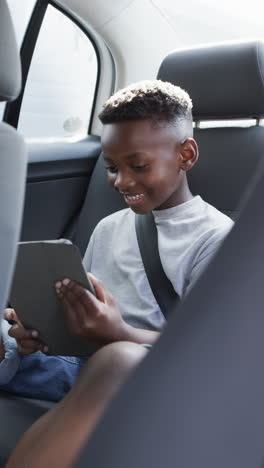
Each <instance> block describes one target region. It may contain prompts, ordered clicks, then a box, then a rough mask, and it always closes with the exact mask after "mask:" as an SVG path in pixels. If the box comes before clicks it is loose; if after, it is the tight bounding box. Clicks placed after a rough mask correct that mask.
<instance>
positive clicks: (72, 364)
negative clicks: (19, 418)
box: [1, 351, 87, 401]
mask: <svg viewBox="0 0 264 468" xmlns="http://www.w3.org/2000/svg"><path fill="white" fill-rule="evenodd" d="M86 361H87V358H83V357H73V356H47V355H45V354H43V353H41V352H40V351H38V352H37V353H34V354H31V355H29V356H23V357H22V359H21V362H20V365H19V368H18V371H17V372H16V374H15V376H14V377H13V378H12V380H10V382H9V383H8V384H6V385H1V389H2V390H6V391H8V392H12V393H15V394H17V395H20V396H26V397H31V398H39V399H41V400H50V401H59V400H61V398H63V397H64V395H65V394H66V393H67V392H68V391H69V390H70V389H71V387H72V386H73V384H74V383H75V380H76V378H77V376H78V374H79V373H80V370H81V368H82V366H83V365H84V364H85V363H86Z"/></svg>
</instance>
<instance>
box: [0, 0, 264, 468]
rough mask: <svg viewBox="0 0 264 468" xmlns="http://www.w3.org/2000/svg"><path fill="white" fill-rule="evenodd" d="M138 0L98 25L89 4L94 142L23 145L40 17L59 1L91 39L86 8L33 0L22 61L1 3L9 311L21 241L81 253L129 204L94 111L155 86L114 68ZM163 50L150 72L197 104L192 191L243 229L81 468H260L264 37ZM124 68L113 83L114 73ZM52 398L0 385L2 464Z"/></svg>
mask: <svg viewBox="0 0 264 468" xmlns="http://www.w3.org/2000/svg"><path fill="white" fill-rule="evenodd" d="M135 3H137V2H129V1H123V2H122V1H120V2H117V4H118V5H117V4H116V5H115V6H114V7H113V11H109V9H107V7H105V9H104V10H102V12H101V14H102V16H101V17H100V15H99V13H100V12H99V9H98V8H97V9H96V8H95V6H93V7H91V17H92V18H93V20H94V23H92V22H91V24H90V26H91V27H90V30H89V34H90V36H89V37H91V38H92V39H93V41H94V42H95V43H96V41H97V54H98V57H99V58H100V60H99V63H100V67H99V68H100V73H99V78H98V80H97V84H96V86H95V94H94V100H93V106H92V111H91V117H90V123H89V129H88V131H87V130H86V135H85V136H82V138H79V139H78V138H71V139H68V140H66V139H62V138H61V139H55V138H53V139H46V140H45V139H43V138H42V139H41V138H40V139H36V138H31V139H27V141H26V143H27V145H25V143H24V139H23V138H22V137H21V136H20V135H19V134H18V133H17V132H16V130H15V129H16V128H17V127H18V131H20V133H22V134H23V132H21V130H20V128H19V114H20V112H21V106H22V108H23V96H24V95H25V92H26V91H25V89H26V85H27V78H28V73H29V70H30V63H31V60H32V55H33V52H34V47H35V46H36V43H37V38H38V35H39V31H40V29H41V24H42V22H43V18H44V17H45V14H46V13H47V11H48V8H49V7H52V8H55V9H56V10H58V12H60V13H63V14H65V15H66V16H67V18H70V19H72V20H73V21H74V22H75V23H77V24H78V26H79V27H80V28H81V29H82V30H85V29H87V30H86V32H87V31H88V28H87V25H86V28H85V21H84V19H85V12H83V9H84V10H85V6H84V5H83V4H84V2H81V1H80V2H77V3H76V5H74V2H71V1H70V0H68V1H65V2H49V1H46V0H45V1H41V0H38V1H37V2H36V3H34V9H33V10H32V15H31V17H30V21H29V23H28V27H27V29H26V32H25V35H24V39H23V42H22V46H21V56H20V58H19V54H18V48H17V44H16V40H15V34H16V33H15V30H14V22H13V19H12V18H11V15H10V10H9V8H10V5H8V2H7V0H2V1H1V3H0V57H1V63H2V64H5V66H4V67H2V68H1V72H0V98H1V101H12V102H10V103H8V104H7V105H6V107H5V110H4V113H3V123H1V124H0V154H1V158H0V165H1V181H2V182H1V184H0V190H1V192H0V193H1V199H2V200H4V203H2V208H1V212H0V217H1V224H0V239H1V255H2V261H1V269H2V279H3V281H2V282H1V285H0V300H1V310H3V308H4V307H5V305H6V304H7V302H8V292H9V290H10V285H11V281H12V272H13V270H14V266H15V258H16V251H17V241H18V240H19V239H20V240H22V241H31V240H41V239H58V238H67V239H70V240H71V241H72V242H73V243H74V244H75V245H77V246H78V248H79V250H80V252H81V254H82V256H83V255H84V253H85V250H86V248H87V245H88V242H89V238H90V236H91V234H92V232H93V230H94V228H95V226H96V224H97V223H98V222H99V221H100V220H101V219H102V218H103V217H105V216H107V215H108V214H111V213H113V212H115V211H117V210H120V209H123V208H125V207H126V205H125V202H124V200H123V198H121V197H120V195H119V194H118V193H117V192H115V191H113V190H112V189H111V188H110V187H109V185H108V184H107V181H106V176H105V168H104V164H103V156H102V153H101V146H100V126H99V124H98V119H97V118H96V114H97V113H98V111H99V110H100V106H101V105H102V102H104V100H105V99H106V98H107V97H109V95H110V94H111V93H112V91H113V89H118V88H120V87H122V86H124V85H125V84H127V80H131V81H132V79H134V80H136V79H140V78H141V79H144V78H145V77H144V72H145V71H144V68H143V70H142V71H141V74H139V73H138V71H137V72H134V74H133V73H131V74H129V73H128V71H129V67H130V66H131V65H129V63H128V64H123V68H122V66H121V67H120V69H119V68H118V66H117V65H118V51H116V50H115V41H116V40H117V39H116V37H117V36H113V43H112V45H113V47H112V49H111V35H110V29H111V28H110V29H107V25H108V21H109V24H110V23H111V22H110V20H111V21H112V20H113V19H114V26H115V25H116V23H115V20H117V25H118V21H121V19H122V14H121V13H122V12H125V11H126V9H129V8H130V7H131V8H132V7H134V6H135V5H134V4H135ZM146 3H147V2H146ZM132 4H133V5H132ZM87 8H88V7H87ZM118 8H119V12H120V16H118V15H117V11H118V10H116V9H118ZM95 10H96V11H95ZM110 10H111V9H110ZM85 11H86V10H85ZM87 11H88V10H87ZM92 15H94V16H92ZM150 21H151V17H150ZM153 21H154V20H153ZM124 24H126V22H125V20H124ZM153 25H154V23H153ZM99 26H100V27H99ZM102 31H103V32H104V33H105V35H104V36H102V37H101V38H100V33H101V32H102ZM87 34H88V32H87ZM115 34H117V32H116V29H115ZM107 39H108V41H107ZM172 39H174V38H172ZM127 41H128V38H126V40H125V43H126V42H127ZM163 41H164V39H162V41H161V42H162V43H163ZM100 45H101V47H100ZM109 50H110V51H111V54H110V52H109ZM133 53H135V54H138V53H139V51H138V50H134V52H133ZM131 54H132V52H131ZM143 55H144V53H143ZM157 55H158V57H157V56H155V63H154V62H153V63H152V65H151V67H152V75H150V74H149V73H150V71H149V70H148V72H147V73H148V74H147V75H146V78H158V79H160V80H163V81H169V82H171V83H173V84H175V85H179V86H181V87H182V88H184V89H186V90H187V91H188V92H189V94H190V96H191V97H192V100H193V104H194V107H193V119H194V137H195V139H196V141H197V142H198V146H199V152H200V159H199V163H198V164H197V165H196V166H195V168H194V169H193V170H192V171H191V172H190V176H189V184H190V188H191V191H192V193H193V194H194V195H195V194H200V195H201V196H202V198H203V199H204V200H206V201H207V202H209V203H211V204H212V205H214V206H215V207H216V208H218V209H219V210H220V211H222V212H224V213H225V214H227V215H228V216H230V217H231V218H232V219H234V220H235V227H234V229H233V230H232V232H231V234H230V235H229V236H228V238H227V239H226V241H225V242H224V244H223V246H222V248H221V249H220V251H219V253H218V254H217V255H216V257H215V259H214V260H213V262H212V263H211V264H210V265H209V267H208V269H207V270H206V272H205V273H204V274H203V276H202V277H201V279H200V280H199V281H198V282H197V284H196V285H195V287H194V288H193V290H192V291H191V293H190V294H189V296H188V298H187V299H186V300H185V301H184V303H183V304H182V305H180V306H179V307H177V309H176V310H175V313H174V314H172V317H170V320H169V326H168V327H167V328H166V330H165V332H164V333H163V335H162V337H161V339H160V340H159V341H158V343H157V345H155V347H154V349H153V351H151V353H149V356H148V357H147V358H146V359H145V360H144V362H143V363H142V364H141V365H140V366H139V368H138V369H137V370H136V372H135V373H134V374H133V375H132V376H131V377H130V378H129V380H128V382H127V383H126V384H125V386H124V387H123V389H122V391H121V392H120V393H119V394H118V395H117V397H116V398H115V399H114V401H113V403H112V404H111V405H110V408H109V409H108V410H107V411H106V414H105V416H104V417H103V419H102V421H101V422H100V423H99V425H98V427H97V429H96V430H95V433H94V435H93V437H92V439H91V440H90V441H89V443H88V444H87V446H86V447H85V448H84V450H83V451H82V453H81V455H80V458H79V460H78V461H77V462H76V466H78V467H84V466H90V465H91V466H93V467H94V468H96V467H98V468H99V467H104V466H107V467H109V468H111V467H115V468H117V467H123V466H126V468H129V467H132V466H133V467H135V466H137V467H138V468H140V467H143V466H145V465H146V464H147V463H148V464H149V465H150V466H152V467H153V468H155V467H161V466H166V467H170V466H180V467H181V468H184V467H186V468H187V467H188V468H190V467H194V466H198V467H204V468H209V467H212V466H214V467H215V468H218V467H219V468H220V466H221V467H223V466H225V467H228V468H229V467H230V468H231V467H232V468H248V467H252V468H253V467H256V468H257V467H261V466H263V463H264V453H263V442H262V436H261V435H262V433H263V429H264V427H263V424H264V423H263V421H264V418H263V411H262V406H261V402H262V395H263V390H264V378H263V375H262V372H261V363H262V358H261V356H262V353H263V339H262V327H263V318H262V314H261V312H262V309H261V305H262V271H263V261H262V260H263V258H264V256H263V255H262V250H263V242H262V239H263V232H262V231H263V229H264V222H263V219H262V216H261V210H262V197H263V177H264V175H263V174H264V167H263V141H264V128H263V124H262V120H261V119H263V118H264V100H263V97H264V79H263V77H264V42H262V41H261V40H259V39H250V40H246V41H233V40H232V41H230V40H229V41H225V42H220V41H218V42H217V43H209V44H206V45H201V46H200V45H197V46H191V47H187V48H186V47H185V48H179V49H178V48H177V47H176V46H175V47H174V46H173V41H170V46H169V47H168V48H167V43H166V47H165V45H164V50H160V51H159V54H157ZM113 57H114V59H113ZM122 60H123V59H122V58H121V60H120V63H121V64H122ZM20 61H21V63H22V80H21V79H20V76H21V69H20ZM127 61H128V62H129V60H127ZM150 62H151V57H150ZM107 64H108V66H109V69H107ZM114 65H115V66H116V70H115V75H116V76H115V78H116V79H115V81H113V77H112V76H107V74H108V75H110V71H109V70H112V68H113V67H114ZM122 73H123V76H122ZM104 77H107V78H105V79H104ZM20 90H21V91H20ZM17 96H18V97H17ZM204 122H206V125H203V123H204ZM219 122H220V123H221V124H220V125H219ZM238 122H239V123H238ZM241 122H242V124H241ZM245 122H246V124H244V123H245ZM248 122H249V123H248ZM216 123H217V124H216ZM12 127H15V129H14V128H12ZM7 207H8V209H6V208H7ZM161 294H162V291H161ZM53 404H54V403H52V402H50V401H44V400H36V399H32V398H27V397H21V396H16V395H13V394H11V393H7V392H4V391H1V390H0V420H1V421H3V422H2V424H3V430H2V431H1V436H0V466H4V464H5V463H6V460H7V459H8V456H9V454H10V452H11V451H12V450H13V448H14V447H15V445H16V443H17V441H18V440H19V438H20V437H21V435H22V434H23V433H24V432H25V430H26V429H27V428H28V427H29V426H30V425H31V424H32V423H33V422H34V421H35V420H36V419H37V418H39V417H40V416H41V415H42V414H44V413H45V412H46V411H47V410H48V409H49V408H51V407H52V406H53ZM120 441H122V443H120ZM102 446H104V450H102V449H101V447H102Z"/></svg>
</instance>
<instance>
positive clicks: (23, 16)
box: [0, 0, 36, 119]
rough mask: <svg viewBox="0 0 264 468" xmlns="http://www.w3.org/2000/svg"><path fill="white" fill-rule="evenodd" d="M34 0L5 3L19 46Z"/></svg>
mask: <svg viewBox="0 0 264 468" xmlns="http://www.w3.org/2000/svg"><path fill="white" fill-rule="evenodd" d="M35 3H36V0H23V2H18V1H17V0H7V4H8V7H9V10H10V13H11V16H12V21H13V25H14V29H15V34H16V40H17V44H18V47H19V48H20V47H21V44H22V41H23V37H24V34H25V32H26V28H27V25H28V22H29V19H30V16H31V13H32V11H33V8H34V6H35ZM4 109H5V103H4V102H1V103H0V119H2V117H3V113H4Z"/></svg>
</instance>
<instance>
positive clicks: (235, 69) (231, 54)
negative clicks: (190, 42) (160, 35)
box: [158, 41, 264, 121]
mask: <svg viewBox="0 0 264 468" xmlns="http://www.w3.org/2000/svg"><path fill="white" fill-rule="evenodd" d="M158 78H159V79H160V80H163V81H170V82H171V83H173V84H175V85H178V86H181V87H182V88H183V89H185V90H186V91H187V92H188V93H189V94H190V96H191V98H192V100H193V105H194V107H193V117H194V120H195V121H199V120H221V119H243V118H247V119H251V118H256V119H259V118H262V117H263V116H264V42H261V41H250V42H245V43H244V42H233V43H230V42H228V43H222V44H218V45H215V46H212V45H209V46H204V47H194V48H191V49H186V50H178V51H174V52H171V53H170V54H169V55H167V57H165V59H164V60H163V62H162V64H161V66H160V69H159V73H158Z"/></svg>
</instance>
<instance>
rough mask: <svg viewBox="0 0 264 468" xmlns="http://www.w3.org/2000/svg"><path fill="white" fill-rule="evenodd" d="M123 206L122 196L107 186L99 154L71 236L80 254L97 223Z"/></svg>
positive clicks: (101, 158)
mask: <svg viewBox="0 0 264 468" xmlns="http://www.w3.org/2000/svg"><path fill="white" fill-rule="evenodd" d="M123 208H127V205H126V203H125V201H124V197H122V196H121V195H120V194H119V193H118V192H116V191H114V190H113V189H112V188H111V187H110V186H109V184H108V182H107V179H106V171H105V168H104V162H103V156H102V154H101V155H100V157H99V159H98V161H97V163H96V165H95V168H94V170H93V175H92V177H91V180H90V184H89V187H88V190H87V194H86V197H85V201H84V204H83V207H82V210H81V213H80V217H79V221H78V225H77V230H76V233H75V236H74V237H73V242H74V243H75V244H76V245H78V247H79V249H80V252H81V253H82V255H84V253H85V250H86V247H87V244H88V242H89V239H90V236H91V234H92V232H93V230H94V228H95V226H96V225H97V223H98V222H99V221H100V220H101V219H102V218H104V217H105V216H107V215H109V214H111V213H113V212H115V211H118V210H122V209H123Z"/></svg>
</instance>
